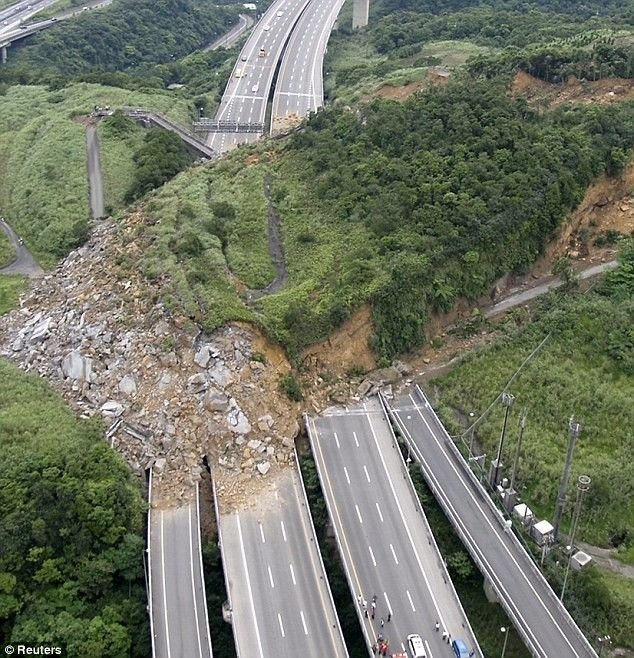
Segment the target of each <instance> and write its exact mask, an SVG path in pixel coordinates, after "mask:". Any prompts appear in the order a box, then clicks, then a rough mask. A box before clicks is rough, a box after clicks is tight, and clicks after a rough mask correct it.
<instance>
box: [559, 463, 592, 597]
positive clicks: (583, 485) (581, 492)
mask: <svg viewBox="0 0 634 658" xmlns="http://www.w3.org/2000/svg"><path fill="white" fill-rule="evenodd" d="M591 482H592V480H591V479H590V478H589V477H588V476H587V475H580V476H579V480H578V481H577V500H576V501H575V510H574V512H573V514H572V527H571V529H570V551H569V552H568V561H567V562H566V572H565V574H564V584H563V585H562V586H561V596H560V597H559V598H560V600H561V601H563V600H564V594H565V593H566V585H567V583H568V574H569V573H570V562H571V561H572V551H573V550H574V545H575V538H576V535H577V526H578V525H579V517H580V516H581V504H582V503H583V497H584V496H585V494H586V492H587V491H588V489H589V488H590V483H591Z"/></svg>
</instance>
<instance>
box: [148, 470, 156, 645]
mask: <svg viewBox="0 0 634 658" xmlns="http://www.w3.org/2000/svg"><path fill="white" fill-rule="evenodd" d="M151 514H152V467H150V481H149V484H148V509H147V573H148V614H149V615H150V635H151V636H152V658H156V647H155V646H154V612H153V610H152V550H151V549H152V546H151V543H150V537H151V536H152V533H151V531H150V530H151V525H150V524H151V519H150V515H151Z"/></svg>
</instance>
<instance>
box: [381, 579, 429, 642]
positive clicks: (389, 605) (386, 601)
mask: <svg viewBox="0 0 634 658" xmlns="http://www.w3.org/2000/svg"><path fill="white" fill-rule="evenodd" d="M383 596H384V597H385V603H386V605H387V611H388V612H389V613H390V614H392V612H393V611H392V604H391V603H390V599H388V598H387V592H383ZM430 655H431V654H430Z"/></svg>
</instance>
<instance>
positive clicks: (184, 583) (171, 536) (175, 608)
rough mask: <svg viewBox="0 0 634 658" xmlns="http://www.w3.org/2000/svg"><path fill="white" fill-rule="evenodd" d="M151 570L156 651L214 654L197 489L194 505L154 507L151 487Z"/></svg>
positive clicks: (172, 657) (169, 657) (168, 655)
mask: <svg viewBox="0 0 634 658" xmlns="http://www.w3.org/2000/svg"><path fill="white" fill-rule="evenodd" d="M150 492H151V485H150ZM148 570H149V572H150V578H149V580H150V593H149V597H148V598H149V601H150V620H151V627H152V657H153V658H184V657H185V656H186V657H187V658H212V651H211V639H210V636H209V621H208V619H207V602H206V598H205V584H204V580H203V572H202V558H201V553H200V526H199V520H198V489H197V490H196V498H195V500H194V501H192V502H191V503H190V505H187V506H184V507H178V508H166V509H159V508H156V507H154V506H153V503H152V494H151V493H150V511H149V523H148Z"/></svg>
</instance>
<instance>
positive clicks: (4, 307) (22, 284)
mask: <svg viewBox="0 0 634 658" xmlns="http://www.w3.org/2000/svg"><path fill="white" fill-rule="evenodd" d="M26 285H27V280H26V278H25V277H23V276H19V275H7V274H5V275H0V315H4V314H5V313H8V312H9V311H10V310H12V309H14V308H15V307H16V306H17V303H18V299H19V298H20V295H21V294H22V293H23V292H24V291H25V290H26Z"/></svg>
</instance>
